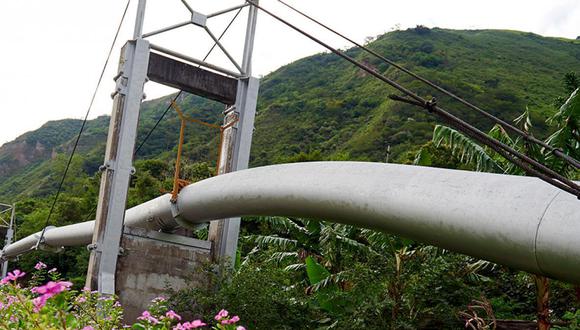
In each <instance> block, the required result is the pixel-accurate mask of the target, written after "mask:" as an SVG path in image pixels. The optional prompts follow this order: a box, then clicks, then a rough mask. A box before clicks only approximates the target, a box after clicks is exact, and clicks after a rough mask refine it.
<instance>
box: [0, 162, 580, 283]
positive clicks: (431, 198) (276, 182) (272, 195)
mask: <svg viewBox="0 0 580 330" xmlns="http://www.w3.org/2000/svg"><path fill="white" fill-rule="evenodd" d="M176 206H177V209H178V213H179V217H178V219H179V221H180V222H182V223H185V224H196V223H202V222H206V221H208V220H214V219H220V218H226V217H233V216H244V215H282V216H296V217H310V218H318V219H325V220H329V221H334V222H339V223H345V224H351V225H355V226H360V227H366V228H371V229H376V230H380V231H384V232H388V233H392V234H397V235H401V236H404V237H408V238H411V239H414V240H417V241H421V242H424V243H428V244H432V245H435V246H439V247H442V248H446V249H449V250H452V251H456V252H460V253H464V254H467V255H471V256H474V257H477V258H481V259H486V260H490V261H493V262H496V263H499V264H503V265H507V266H510V267H513V268H515V269H520V270H525V271H528V272H531V273H535V274H542V275H546V276H549V277H552V278H556V279H560V280H564V281H568V282H572V283H580V239H578V237H579V235H580V201H579V200H578V199H576V197H574V196H572V195H571V194H568V193H566V192H563V191H560V190H558V189H557V188H554V187H553V186H550V185H548V184H546V183H544V182H542V181H540V180H539V179H536V178H530V177H522V176H508V175H498V174H488V173H477V172H467V171H458V170H447V169H437V168H428V167H420V166H406V165H394V164H380V163H363V162H313V163H296V164H285V165H274V166H266V167H260V168H254V169H249V170H244V171H239V172H234V173H230V174H225V175H221V176H218V177H214V178H210V179H207V180H204V181H201V182H198V183H196V184H193V185H190V186H188V187H186V188H184V189H183V190H182V191H181V193H180V195H179V199H178V202H177V204H176ZM125 224H126V225H127V226H139V227H146V228H150V229H154V230H159V229H171V228H174V227H175V226H176V221H175V220H174V219H173V216H172V212H171V203H170V202H169V196H168V195H165V196H161V197H159V198H157V199H154V200H152V201H149V202H147V203H144V204H141V205H139V206H136V207H134V208H132V209H130V210H128V211H127V213H126V220H125ZM93 226H94V223H93V222H86V223H81V224H77V225H71V226H66V227H61V228H53V229H49V230H48V231H47V232H46V234H45V238H46V240H45V242H44V244H45V245H48V246H76V245H87V244H90V241H91V238H92V230H93ZM36 240H37V239H35V238H34V236H31V237H27V238H25V239H23V240H20V241H18V242H15V243H14V244H12V245H10V246H9V247H7V248H6V249H5V250H4V251H3V252H2V254H3V256H4V257H14V256H16V255H19V254H21V253H24V252H26V251H28V250H30V249H31V248H33V247H34V246H35V245H36Z"/></svg>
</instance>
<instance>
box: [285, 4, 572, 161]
mask: <svg viewBox="0 0 580 330" xmlns="http://www.w3.org/2000/svg"><path fill="white" fill-rule="evenodd" d="M278 2H280V3H282V4H283V5H284V6H286V7H288V8H290V9H291V10H293V11H294V12H296V13H298V14H300V15H301V16H303V17H305V18H306V19H308V20H310V21H312V22H314V23H315V24H317V25H319V26H321V27H322V28H324V29H326V30H328V31H330V32H332V33H333V34H335V35H337V36H339V37H341V38H343V39H344V40H346V41H348V42H350V43H352V44H353V45H355V46H357V47H358V48H360V49H362V50H364V51H366V52H367V53H370V54H372V55H373V56H375V57H376V58H378V59H380V60H382V61H383V62H385V63H388V64H389V65H392V66H393V67H395V68H397V69H398V70H400V71H403V72H405V73H406V74H408V75H410V76H411V77H413V78H415V79H417V80H419V81H421V82H423V83H424V84H426V85H428V86H429V87H431V88H434V89H436V90H437V91H439V92H441V93H443V94H445V95H447V96H449V97H451V98H453V99H455V100H456V101H458V102H460V103H461V104H463V105H465V106H467V107H468V108H471V109H472V110H475V111H476V112H478V113H479V114H481V115H483V116H485V117H486V118H487V119H489V120H491V121H493V122H494V123H496V124H498V125H500V126H502V127H503V128H505V129H506V130H509V131H511V132H513V133H515V134H517V135H519V136H521V137H522V138H524V140H526V141H528V142H532V143H536V144H538V145H540V146H542V147H544V148H546V149H547V150H549V151H550V152H552V153H553V154H554V155H556V156H557V157H559V158H561V159H562V160H564V161H565V162H567V163H568V164H570V165H572V166H574V167H575V168H577V169H580V161H578V160H576V159H575V158H573V157H571V156H569V155H567V154H566V153H564V152H563V151H562V150H561V149H559V148H555V147H554V146H551V145H549V144H547V143H546V142H544V141H542V140H539V139H538V138H536V137H535V136H533V135H532V134H530V133H526V132H524V131H522V130H521V129H519V128H518V127H516V126H514V125H512V124H510V123H508V122H506V121H504V120H502V119H500V118H498V117H496V116H494V115H492V114H491V113H489V112H487V111H485V110H483V109H481V108H480V107H478V106H476V105H474V104H472V103H470V102H469V101H467V100H465V99H463V98H462V97H460V96H457V95H456V94H454V93H452V92H450V91H448V90H447V89H445V88H443V87H441V86H439V85H437V84H435V83H433V82H431V81H430V80H428V79H426V78H424V77H422V76H420V75H418V74H416V73H414V72H413V71H411V70H409V69H407V68H405V67H403V66H402V65H399V64H397V63H396V62H395V61H393V60H390V59H388V58H386V57H385V56H383V55H381V54H379V53H377V52H376V51H374V50H372V49H370V48H369V47H366V46H364V45H361V44H360V43H358V42H356V41H354V40H353V39H351V38H349V37H347V36H345V35H344V34H341V33H340V32H338V31H336V30H334V29H332V28H331V27H329V26H328V25H326V24H324V23H322V22H320V21H319V20H316V19H315V18H313V17H312V16H309V15H308V14H306V13H304V12H302V11H300V10H298V9H296V7H293V6H291V5H290V4H288V3H286V2H284V1H283V0H278Z"/></svg>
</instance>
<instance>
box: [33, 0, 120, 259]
mask: <svg viewBox="0 0 580 330" xmlns="http://www.w3.org/2000/svg"><path fill="white" fill-rule="evenodd" d="M130 4H131V0H127V5H126V6H125V10H124V11H123V15H122V16H121V21H120V22H119V25H118V27H117V31H116V32H115V37H114V38H113V42H112V43H111V47H110V48H109V52H108V53H107V58H106V60H105V63H104V64H103V69H102V70H101V74H100V76H99V80H98V81H97V85H96V86H95V90H94V92H93V96H92V97H91V101H90V103H89V106H88V108H87V112H86V114H85V118H84V119H83V123H82V125H81V128H80V130H79V133H78V134H77V138H76V140H75V144H74V146H73V149H72V151H71V153H70V156H69V158H68V162H67V164H66V167H65V169H64V173H63V174H62V177H61V179H60V183H59V185H58V189H57V191H56V195H55V197H54V200H53V201H52V205H51V207H50V211H49V212H48V216H47V217H46V220H45V221H44V228H43V229H42V232H41V234H40V237H39V238H38V242H37V243H36V248H38V246H39V245H40V244H41V243H42V240H43V239H44V234H45V233H46V227H47V226H48V224H49V222H50V217H51V216H52V213H53V212H54V208H55V206H56V203H57V201H58V197H59V196H60V193H61V191H62V187H63V185H64V181H65V179H66V176H67V174H68V170H69V168H70V165H71V163H72V160H73V157H74V155H75V153H76V151H77V147H78V145H79V140H80V139H81V135H82V134H83V131H84V129H85V126H86V124H87V120H88V118H89V114H90V113H91V109H92V107H93V103H94V102H95V98H96V97H97V92H98V91H99V87H100V86H101V82H102V81H103V76H104V75H105V70H106V69H107V66H108V64H109V60H110V59H111V54H112V53H113V50H114V48H115V44H116V43H117V38H118V37H119V33H120V32H121V27H122V26H123V22H124V21H125V17H126V16H127V10H128V9H129V5H130Z"/></svg>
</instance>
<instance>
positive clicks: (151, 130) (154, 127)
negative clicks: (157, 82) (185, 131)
mask: <svg viewBox="0 0 580 330" xmlns="http://www.w3.org/2000/svg"><path fill="white" fill-rule="evenodd" d="M243 9H244V8H240V9H238V11H237V12H236V14H235V15H234V17H233V18H232V19H231V20H230V22H229V23H228V25H227V26H226V27H225V29H224V30H223V31H222V33H221V34H220V36H219V37H218V38H217V40H218V41H220V40H221V39H222V38H223V37H224V35H225V34H226V32H227V31H228V30H229V28H230V27H231V26H232V24H233V23H234V21H235V20H236V18H238V16H239V15H240V13H241V12H242V10H243ZM216 46H217V42H214V44H213V46H212V47H211V48H210V49H209V51H208V52H207V54H206V55H205V56H204V58H203V61H205V60H207V58H208V57H209V56H210V55H211V53H212V52H213V50H214V49H215V47H216ZM182 94H183V90H180V91H179V93H177V94H176V95H175V97H173V99H172V100H171V102H169V105H167V108H166V109H165V111H163V114H161V116H160V117H159V118H158V119H157V122H155V125H153V127H152V128H151V129H150V130H149V132H147V134H146V135H145V138H143V140H142V141H141V142H140V143H139V146H138V147H137V148H136V149H135V152H134V153H133V156H136V155H137V154H138V153H139V151H140V150H141V148H143V146H145V144H146V143H147V141H148V140H149V138H150V137H151V135H152V134H153V132H154V131H155V130H156V129H157V127H158V126H159V124H160V123H161V121H162V120H163V119H164V118H165V116H166V115H167V113H168V112H169V110H171V105H172V104H173V103H176V102H177V99H178V98H179V97H180V96H181V95H182ZM96 209H97V205H95V206H94V207H93V208H92V210H91V211H90V212H89V214H88V215H87V217H86V218H87V220H89V219H90V218H91V217H92V214H93V213H94V212H95V211H96Z"/></svg>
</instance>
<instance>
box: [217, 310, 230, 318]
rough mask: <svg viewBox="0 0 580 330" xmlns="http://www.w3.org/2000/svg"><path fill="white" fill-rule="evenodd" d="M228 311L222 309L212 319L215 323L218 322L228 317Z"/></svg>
mask: <svg viewBox="0 0 580 330" xmlns="http://www.w3.org/2000/svg"><path fill="white" fill-rule="evenodd" d="M228 314H229V313H228V311H226V310H225V309H222V310H221V311H219V313H217V314H216V316H215V317H214V318H215V320H216V321H219V320H221V319H223V318H226V317H228Z"/></svg>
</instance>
